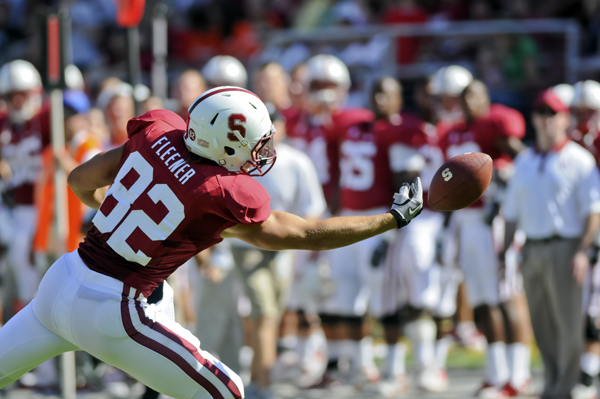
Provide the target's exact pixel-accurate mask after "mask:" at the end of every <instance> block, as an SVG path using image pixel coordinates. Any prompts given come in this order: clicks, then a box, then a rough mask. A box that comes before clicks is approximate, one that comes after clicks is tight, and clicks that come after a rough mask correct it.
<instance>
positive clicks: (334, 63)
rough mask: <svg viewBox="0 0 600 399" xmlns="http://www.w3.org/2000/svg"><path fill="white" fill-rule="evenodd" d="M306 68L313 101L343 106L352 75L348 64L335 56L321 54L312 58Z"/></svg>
mask: <svg viewBox="0 0 600 399" xmlns="http://www.w3.org/2000/svg"><path fill="white" fill-rule="evenodd" d="M306 68H307V71H308V74H307V75H308V76H307V80H308V91H309V96H310V99H311V101H313V102H315V103H321V104H330V105H341V103H342V102H343V101H344V100H345V98H346V96H347V95H348V90H349V89H350V73H349V72H348V68H347V67H346V64H344V63H343V62H342V61H341V60H340V59H339V58H337V57H335V56H333V55H329V54H320V55H315V56H314V57H311V58H310V59H309V60H308V61H307V62H306ZM331 86H337V87H336V88H334V87H331Z"/></svg>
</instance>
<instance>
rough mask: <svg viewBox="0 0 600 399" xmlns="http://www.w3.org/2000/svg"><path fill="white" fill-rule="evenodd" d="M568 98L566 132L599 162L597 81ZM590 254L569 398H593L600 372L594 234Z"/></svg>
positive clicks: (599, 273)
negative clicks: (582, 343) (571, 122)
mask: <svg viewBox="0 0 600 399" xmlns="http://www.w3.org/2000/svg"><path fill="white" fill-rule="evenodd" d="M573 94H574V95H573V99H572V101H571V104H570V105H571V115H573V118H574V119H575V127H574V129H572V130H571V131H570V132H569V135H570V136H571V138H572V139H573V140H574V141H575V142H577V143H579V144H580V145H582V146H583V147H584V148H586V149H587V150H588V151H590V152H591V153H592V155H594V158H596V163H597V164H598V165H600V136H599V135H598V132H599V129H600V83H598V82H595V81H593V80H586V81H582V82H577V83H576V84H575V86H574V93H573ZM593 248H594V251H593V256H591V259H590V264H591V265H592V273H591V274H590V277H591V279H589V281H586V284H589V287H590V293H589V294H587V295H586V298H585V302H584V306H585V307H586V311H587V315H586V328H585V334H586V336H585V338H586V348H585V352H584V353H583V355H582V356H581V365H580V367H581V377H580V381H579V384H578V385H577V386H576V387H575V388H574V389H573V392H572V394H571V395H572V396H573V399H590V398H592V399H593V398H597V397H598V396H597V395H598V390H597V388H596V387H595V385H594V379H595V378H596V377H597V376H598V374H599V373H600V329H599V328H598V319H599V318H600V267H598V253H599V252H600V237H596V240H595V242H594V245H593Z"/></svg>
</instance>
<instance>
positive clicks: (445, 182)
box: [427, 152, 494, 211]
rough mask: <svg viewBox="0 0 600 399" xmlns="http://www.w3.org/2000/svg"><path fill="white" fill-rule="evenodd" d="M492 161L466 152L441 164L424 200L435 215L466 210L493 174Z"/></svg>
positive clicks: (476, 198) (482, 154) (482, 155)
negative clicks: (440, 212) (435, 212)
mask: <svg viewBox="0 0 600 399" xmlns="http://www.w3.org/2000/svg"><path fill="white" fill-rule="evenodd" d="M493 169H494V167H493V162H492V158H491V157H490V156H489V155H487V154H484V153H482V152H468V153H466V154H462V155H459V156H457V157H454V158H452V159H450V160H449V161H447V162H446V163H444V164H443V165H442V166H441V167H440V168H439V169H438V170H437V172H435V175H433V179H431V184H430V185H429V194H428V196H427V200H428V202H429V206H430V207H431V208H433V209H435V210H438V211H455V210H457V209H462V208H466V207H467V206H469V205H471V204H472V203H474V202H475V201H477V200H478V199H479V198H481V196H482V195H483V193H484V192H485V190H486V188H487V186H488V184H490V180H491V179H492V171H493Z"/></svg>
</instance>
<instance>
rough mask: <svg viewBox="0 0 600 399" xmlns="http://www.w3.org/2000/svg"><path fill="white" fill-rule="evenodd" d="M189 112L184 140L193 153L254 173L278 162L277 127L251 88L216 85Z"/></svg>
mask: <svg viewBox="0 0 600 399" xmlns="http://www.w3.org/2000/svg"><path fill="white" fill-rule="evenodd" d="M188 114H189V118H188V123H187V129H186V132H185V135H184V140H185V144H186V146H187V148H188V149H189V150H190V151H191V152H192V153H194V154H196V155H199V156H201V157H203V158H207V159H210V160H212V161H214V162H216V163H217V164H219V165H220V166H223V167H224V168H226V169H227V170H229V171H232V172H238V173H243V174H247V175H250V176H262V175H264V174H266V173H267V172H268V171H269V170H270V169H271V167H272V166H273V164H274V163H275V159H276V157H277V154H276V152H275V147H274V144H273V135H274V134H275V128H274V127H273V124H272V123H271V119H270V118H269V111H268V110H267V107H266V106H265V105H264V103H263V102H262V101H261V100H260V99H259V98H258V97H257V96H256V95H255V94H254V93H252V92H251V91H249V90H246V89H242V88H240V87H233V86H221V87H216V88H214V89H211V90H208V91H207V92H205V93H203V94H202V95H201V96H199V97H198V98H197V99H196V101H194V102H193V103H192V105H191V106H190V108H189V109H188Z"/></svg>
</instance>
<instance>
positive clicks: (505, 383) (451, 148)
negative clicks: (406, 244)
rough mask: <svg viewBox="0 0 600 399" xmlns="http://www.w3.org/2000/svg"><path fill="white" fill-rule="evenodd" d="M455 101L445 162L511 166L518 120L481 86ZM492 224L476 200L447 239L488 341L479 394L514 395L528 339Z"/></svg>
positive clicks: (525, 374) (523, 375)
mask: <svg viewBox="0 0 600 399" xmlns="http://www.w3.org/2000/svg"><path fill="white" fill-rule="evenodd" d="M460 99H461V106H462V108H463V112H464V115H465V120H464V121H462V122H459V123H457V124H455V125H454V126H452V127H451V128H450V129H448V132H447V133H445V134H443V135H442V138H441V142H440V145H441V147H442V149H443V151H444V153H445V156H446V159H450V158H452V157H455V156H457V155H460V154H464V153H466V152H484V153H487V154H489V155H490V156H491V157H492V159H493V160H494V163H495V165H507V164H508V165H510V162H511V160H512V158H513V157H514V156H515V155H516V154H517V153H518V152H519V151H521V150H522V149H523V148H524V145H523V144H522V142H521V140H520V139H521V138H522V137H523V136H524V135H525V120H524V118H523V116H522V115H521V114H520V113H519V112H518V111H516V110H514V109H511V108H508V107H505V106H503V105H500V104H490V99H489V96H488V93H487V89H486V87H485V85H484V84H483V83H482V82H480V81H477V80H475V81H473V82H472V83H471V84H469V85H468V86H467V87H466V88H465V90H464V91H463V93H462V94H461V97H460ZM497 174H499V173H497ZM488 193H489V191H488ZM485 198H486V197H484V199H485ZM490 200H491V201H493V199H490ZM491 201H490V202H491ZM486 219H487V221H486ZM491 219H492V218H491V217H489V216H488V215H486V210H485V207H484V200H479V201H477V202H476V203H475V204H473V205H471V206H470V207H469V208H466V209H462V210H459V211H455V212H453V214H452V217H451V220H450V226H449V231H450V234H449V236H451V237H457V239H456V243H454V245H455V246H456V248H457V250H456V252H455V253H456V256H455V258H456V259H455V261H456V262H457V263H458V264H459V265H460V267H461V268H462V270H463V272H464V275H465V280H466V291H467V298H468V301H469V303H470V305H471V306H473V308H474V310H475V318H476V320H477V321H479V324H480V326H481V328H482V330H483V332H484V334H485V336H486V339H487V341H488V348H487V368H486V369H487V371H486V380H485V381H484V384H483V385H482V388H481V389H480V390H479V392H478V394H479V395H480V396H482V397H483V396H485V397H488V396H487V395H492V396H494V395H504V396H516V395H518V393H519V392H521V391H522V390H523V389H525V387H526V386H527V384H528V383H529V380H530V375H529V358H530V353H529V340H528V339H527V338H528V337H527V334H526V330H525V327H524V324H525V321H524V320H521V317H520V314H519V311H518V310H517V305H516V303H515V297H516V295H518V294H521V293H522V292H521V291H522V289H521V288H520V284H519V278H518V276H516V277H517V278H516V279H512V278H509V276H510V275H511V274H512V275H513V277H514V274H515V273H512V272H514V270H508V269H504V268H502V267H501V265H503V264H504V260H501V261H498V255H497V251H496V247H495V243H494V239H493V232H492V226H491V222H492V220H491ZM453 260H454V259H453ZM514 266H515V265H513V267H514ZM499 270H500V271H501V273H500V274H503V275H502V276H501V277H500V278H499ZM492 396H489V397H492Z"/></svg>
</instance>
